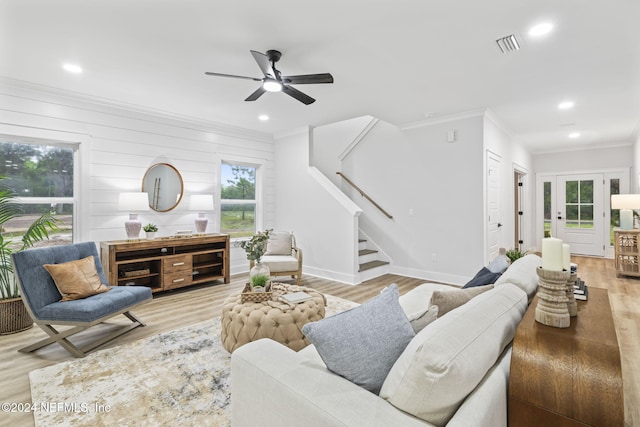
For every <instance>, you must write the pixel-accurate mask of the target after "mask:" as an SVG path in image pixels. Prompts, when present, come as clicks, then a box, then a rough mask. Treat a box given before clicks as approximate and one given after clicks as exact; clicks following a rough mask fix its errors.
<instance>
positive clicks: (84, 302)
mask: <svg viewBox="0 0 640 427" xmlns="http://www.w3.org/2000/svg"><path fill="white" fill-rule="evenodd" d="M89 255H93V257H94V259H95V263H96V269H97V270H98V274H99V275H100V278H101V279H102V283H104V284H109V282H107V279H106V278H105V276H104V271H103V269H102V264H101V262H100V256H99V255H98V249H97V247H96V244H95V243H94V242H84V243H76V244H72V245H63V246H51V247H45V248H38V249H29V250H26V251H22V252H17V253H14V254H12V255H11V257H12V261H13V266H14V272H15V275H16V278H17V280H18V286H19V288H20V294H21V295H22V299H23V301H24V304H25V306H26V308H27V311H28V312H29V314H30V315H31V318H32V319H33V320H34V322H35V323H36V324H37V325H38V326H39V327H40V328H42V330H43V331H45V332H46V333H47V335H49V338H46V339H44V340H42V341H39V342H37V343H34V344H32V345H29V346H27V347H25V348H22V349H20V350H18V351H20V352H23V353H29V352H32V351H35V350H37V349H39V348H42V347H44V346H46V345H49V344H52V343H54V342H57V343H58V344H60V345H61V346H62V347H64V348H65V349H66V350H67V351H68V352H69V353H71V354H72V355H73V356H75V357H84V356H86V354H87V353H88V352H89V351H91V350H93V349H95V348H97V347H99V346H101V345H103V344H105V343H107V342H108V341H111V340H112V339H114V338H116V337H119V336H120V335H122V334H124V333H126V332H129V331H130V330H132V329H134V328H136V327H138V326H145V324H144V323H143V322H142V321H140V320H139V319H138V318H137V317H136V316H134V315H133V313H131V312H130V310H131V309H132V308H134V307H136V306H138V305H139V304H143V303H146V302H149V301H151V299H152V296H151V289H150V288H148V287H145V286H112V287H111V290H110V291H109V292H105V293H102V294H97V295H93V296H90V297H88V298H84V299H80V300H74V301H65V302H60V299H61V298H62V295H61V294H60V292H59V291H58V288H57V287H56V284H55V283H54V281H53V279H52V278H51V276H50V275H49V273H48V272H47V270H46V269H45V268H44V267H43V265H44V264H60V263H64V262H68V261H75V260H79V259H83V258H86V257H88V256H89ZM118 314H123V315H125V316H126V317H127V318H129V319H130V320H131V321H132V322H133V324H131V325H126V326H124V327H122V328H119V329H117V330H116V331H114V332H112V333H111V334H108V335H107V336H105V337H102V338H100V339H98V340H95V341H93V342H91V343H90V344H88V345H87V346H85V347H84V348H82V349H81V348H78V347H77V346H76V345H74V344H73V343H72V342H71V341H69V340H68V339H67V337H69V336H71V335H74V334H76V333H78V332H81V331H84V330H85V329H88V328H90V327H91V326H94V325H97V324H98V323H101V322H104V321H105V320H107V319H109V318H111V317H113V316H117V315H118ZM53 325H70V326H74V327H73V328H68V329H65V330H62V331H60V332H59V331H58V330H56V329H55V328H54V327H53Z"/></svg>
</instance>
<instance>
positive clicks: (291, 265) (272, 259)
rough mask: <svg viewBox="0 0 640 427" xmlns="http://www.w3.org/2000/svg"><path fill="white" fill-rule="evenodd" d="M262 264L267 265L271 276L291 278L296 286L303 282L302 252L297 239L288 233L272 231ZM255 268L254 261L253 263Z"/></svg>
mask: <svg viewBox="0 0 640 427" xmlns="http://www.w3.org/2000/svg"><path fill="white" fill-rule="evenodd" d="M260 262H261V263H263V264H266V265H267V266H268V267H269V270H270V271H271V276H291V277H292V278H295V279H296V285H300V282H301V280H302V250H301V249H300V248H298V247H297V246H296V237H295V236H294V235H293V233H290V232H288V231H272V232H271V234H270V236H269V241H268V242H267V250H266V251H265V253H264V255H263V256H262V259H261V260H260ZM251 267H253V261H251Z"/></svg>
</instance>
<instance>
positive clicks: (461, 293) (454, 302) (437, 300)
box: [431, 285, 493, 317]
mask: <svg viewBox="0 0 640 427" xmlns="http://www.w3.org/2000/svg"><path fill="white" fill-rule="evenodd" d="M489 289H493V285H486V286H475V287H473V288H467V289H456V290H453V291H433V294H431V305H435V306H438V317H442V316H444V315H445V314H447V313H448V312H450V311H451V310H453V309H454V308H458V307H460V306H461V305H463V304H466V303H468V302H469V301H471V299H472V298H473V297H475V296H478V295H480V294H481V293H483V292H486V291H488V290H489Z"/></svg>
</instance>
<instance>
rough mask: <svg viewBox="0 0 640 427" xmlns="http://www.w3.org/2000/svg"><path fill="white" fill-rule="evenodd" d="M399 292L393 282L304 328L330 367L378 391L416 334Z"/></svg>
mask: <svg viewBox="0 0 640 427" xmlns="http://www.w3.org/2000/svg"><path fill="white" fill-rule="evenodd" d="M398 296H399V292H398V287H397V285H395V284H393V285H391V286H389V287H388V288H387V289H385V290H384V291H383V292H382V293H380V295H378V296H376V297H375V298H373V299H371V300H369V301H367V302H365V303H364V304H362V305H360V306H358V307H356V308H353V309H351V310H348V311H344V312H342V313H338V314H336V315H334V316H330V317H327V318H326V319H323V320H320V321H318V322H312V323H307V324H306V325H304V327H303V328H302V332H303V333H304V334H305V335H306V336H307V338H308V339H309V341H311V343H312V344H313V345H314V346H315V347H316V350H317V351H318V353H319V354H320V357H321V358H322V360H323V361H324V363H325V365H327V368H328V369H329V370H331V371H332V372H335V373H336V374H338V375H340V376H342V377H344V378H346V379H348V380H349V381H351V382H353V383H355V384H357V385H359V386H361V387H363V388H365V389H367V390H369V391H370V392H372V393H375V394H378V393H380V389H381V388H382V383H383V382H384V380H385V378H387V374H388V373H389V371H390V370H391V368H392V367H393V364H394V363H395V362H396V360H397V359H398V357H400V355H401V354H402V352H403V351H404V349H405V347H406V346H407V344H409V342H410V341H411V340H412V339H413V337H414V336H415V333H414V332H413V328H412V327H411V324H410V323H409V320H408V319H407V316H406V315H405V314H404V311H403V310H402V307H400V303H399V302H398Z"/></svg>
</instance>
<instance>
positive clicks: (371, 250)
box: [358, 249, 378, 256]
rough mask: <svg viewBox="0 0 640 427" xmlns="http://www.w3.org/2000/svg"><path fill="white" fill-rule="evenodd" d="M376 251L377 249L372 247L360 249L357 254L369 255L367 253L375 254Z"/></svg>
mask: <svg viewBox="0 0 640 427" xmlns="http://www.w3.org/2000/svg"><path fill="white" fill-rule="evenodd" d="M376 253H378V251H376V250H374V249H360V250H359V251H358V255H360V256H362V255H369V254H376Z"/></svg>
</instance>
